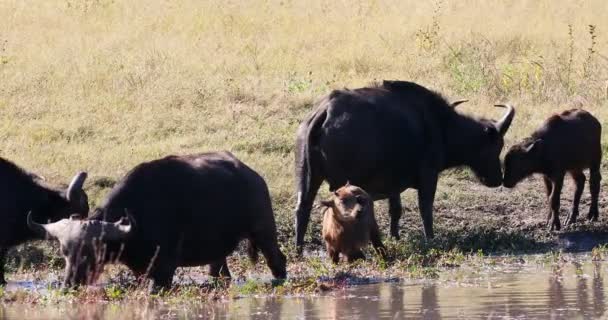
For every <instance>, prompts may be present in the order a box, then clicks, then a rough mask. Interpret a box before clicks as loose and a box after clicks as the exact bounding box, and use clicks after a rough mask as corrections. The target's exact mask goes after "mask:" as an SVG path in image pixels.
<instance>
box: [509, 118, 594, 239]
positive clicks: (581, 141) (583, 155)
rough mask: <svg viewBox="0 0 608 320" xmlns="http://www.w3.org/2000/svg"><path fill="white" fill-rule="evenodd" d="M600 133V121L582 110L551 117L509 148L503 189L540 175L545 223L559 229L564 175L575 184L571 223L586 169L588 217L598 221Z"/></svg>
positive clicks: (574, 216) (583, 184)
mask: <svg viewBox="0 0 608 320" xmlns="http://www.w3.org/2000/svg"><path fill="white" fill-rule="evenodd" d="M601 132H602V126H601V125H600V123H599V121H598V120H597V119H596V118H595V117H594V116H592V115H591V114H590V113H589V112H587V111H584V110H580V109H573V110H568V111H564V112H563V113H561V114H556V115H553V116H551V117H550V118H549V119H547V121H545V123H544V124H543V125H542V126H541V127H540V129H538V130H536V131H535V132H534V133H533V134H532V136H530V137H529V138H526V139H524V141H522V142H520V143H518V144H516V145H514V146H512V147H511V148H510V149H509V151H508V152H507V155H506V157H505V176H504V181H503V184H504V186H505V187H507V188H512V187H514V186H515V185H516V184H517V183H518V182H519V181H521V180H522V179H524V178H525V177H527V176H529V175H531V174H533V173H541V174H543V179H544V182H545V186H546V189H547V197H548V199H549V204H550V208H549V215H548V217H547V223H548V225H549V226H550V230H553V229H555V230H559V229H560V228H561V225H560V221H559V198H560V193H561V190H562V185H563V182H564V176H565V174H566V173H569V174H570V175H571V176H572V178H574V181H575V182H576V191H575V192H574V201H573V204H572V212H571V213H570V216H569V217H568V220H567V221H566V224H573V223H575V222H576V218H577V216H578V206H579V202H580V199H581V194H582V193H583V188H584V186H585V174H584V173H583V170H584V169H587V168H588V169H589V175H590V177H589V190H590V192H591V207H590V208H589V214H588V216H587V218H588V219H589V220H591V221H597V219H598V216H599V210H598V197H599V192H600V180H601V179H602V176H601V174H600V163H601V160H602V148H601V142H600V139H601Z"/></svg>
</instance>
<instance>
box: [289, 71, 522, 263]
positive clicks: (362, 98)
mask: <svg viewBox="0 0 608 320" xmlns="http://www.w3.org/2000/svg"><path fill="white" fill-rule="evenodd" d="M464 101H466V100H461V101H456V102H454V103H452V104H449V103H448V102H447V101H446V100H445V99H444V98H443V97H442V96H441V95H440V94H438V93H436V92H433V91H431V90H428V89H426V88H424V87H422V86H420V85H418V84H416V83H413V82H406V81H383V83H382V84H381V85H378V86H372V87H365V88H359V89H354V90H346V89H345V90H335V91H333V92H331V93H330V94H329V95H328V96H326V97H324V98H322V99H321V101H320V102H319V103H318V105H317V107H316V109H315V111H314V112H313V113H312V114H310V115H309V116H308V118H307V119H306V120H305V121H304V122H303V123H302V124H301V125H300V127H299V128H298V132H297V139H296V162H295V168H296V172H295V173H296V180H297V205H296V210H295V214H296V245H297V248H298V250H299V251H300V252H301V250H302V246H303V242H304V233H305V231H306V228H307V226H308V222H309V219H310V211H311V208H312V204H313V201H314V198H315V196H316V194H317V191H318V190H319V187H320V185H321V183H322V182H323V181H324V180H327V182H328V183H329V188H330V190H335V189H337V188H339V187H340V186H342V185H344V184H345V183H346V182H350V183H351V184H354V185H358V186H360V187H361V188H363V189H364V190H365V191H367V192H368V193H369V194H370V195H371V196H372V197H373V199H374V200H379V199H386V198H388V199H389V212H390V216H391V230H390V233H391V235H392V236H393V237H395V238H398V237H399V229H398V222H399V218H400V217H401V211H402V207H401V200H400V193H401V192H403V191H404V190H405V189H408V188H414V189H417V190H418V204H419V207H420V214H421V216H422V221H423V224H424V233H425V236H426V237H427V238H432V237H433V201H434V198H435V190H436V188H437V177H438V175H439V173H440V172H441V171H443V170H445V169H447V168H451V167H457V166H467V167H470V168H471V169H472V170H473V172H474V173H475V174H476V176H477V177H478V178H479V180H481V182H482V183H483V184H485V185H486V186H489V187H497V186H499V185H500V184H501V182H502V172H501V164H500V159H499V154H500V152H501V150H502V147H503V137H504V135H505V133H506V132H507V130H508V129H509V126H510V124H511V121H512V120H513V116H514V114H515V111H514V109H513V107H511V106H509V105H497V106H499V107H505V108H506V109H507V112H506V114H505V115H504V117H503V118H502V119H501V120H499V121H491V120H486V119H474V118H471V117H469V116H466V115H463V114H460V113H458V112H456V111H455V107H456V105H458V104H460V103H462V102H464Z"/></svg>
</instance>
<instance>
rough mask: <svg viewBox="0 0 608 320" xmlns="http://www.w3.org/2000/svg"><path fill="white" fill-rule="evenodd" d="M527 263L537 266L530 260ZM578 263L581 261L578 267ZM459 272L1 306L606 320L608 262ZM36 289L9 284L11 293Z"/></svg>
mask: <svg viewBox="0 0 608 320" xmlns="http://www.w3.org/2000/svg"><path fill="white" fill-rule="evenodd" d="M525 260H526V261H529V260H532V259H528V258H526V259H525ZM576 260H579V259H576ZM580 261H587V262H582V263H579V262H566V263H563V264H562V265H561V266H560V267H557V266H555V265H552V266H543V265H539V264H537V263H527V264H526V263H522V264H511V265H502V266H485V267H469V268H466V267H465V268H459V269H455V270H453V271H446V272H442V273H441V274H440V276H439V278H438V279H434V280H403V281H401V282H399V283H383V282H381V283H377V284H369V285H359V286H351V287H348V288H345V289H340V290H336V291H332V292H329V293H326V294H320V295H314V296H307V297H281V298H269V297H247V298H240V299H236V300H230V301H223V302H216V303H209V304H196V305H179V304H171V303H166V304H162V305H159V304H154V305H152V304H151V305H116V304H94V303H93V304H86V305H68V306H65V305H63V306H61V307H57V308H54V307H37V306H31V305H19V304H10V305H5V306H0V318H2V319H119V318H120V319H129V318H130V319H410V318H411V319H419V318H424V319H452V318H461V319H470V318H485V319H513V318H514V319H520V318H536V319H588V318H604V317H606V316H608V312H606V309H607V308H608V301H607V299H606V297H607V296H608V291H607V289H608V280H606V278H607V277H608V262H591V261H590V259H589V258H588V257H583V258H581V259H580ZM22 285H28V286H30V287H31V284H27V283H20V284H12V287H9V288H7V289H8V290H12V289H14V288H15V286H22Z"/></svg>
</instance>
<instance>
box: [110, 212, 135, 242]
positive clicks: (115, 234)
mask: <svg viewBox="0 0 608 320" xmlns="http://www.w3.org/2000/svg"><path fill="white" fill-rule="evenodd" d="M133 221H134V219H133V216H131V215H130V214H127V216H126V217H122V218H120V219H119V220H118V221H116V222H114V223H108V222H106V223H104V239H105V240H109V241H119V240H124V239H126V238H127V237H128V236H129V235H130V234H131V232H132V231H133V224H134V222H133ZM125 223H128V224H125Z"/></svg>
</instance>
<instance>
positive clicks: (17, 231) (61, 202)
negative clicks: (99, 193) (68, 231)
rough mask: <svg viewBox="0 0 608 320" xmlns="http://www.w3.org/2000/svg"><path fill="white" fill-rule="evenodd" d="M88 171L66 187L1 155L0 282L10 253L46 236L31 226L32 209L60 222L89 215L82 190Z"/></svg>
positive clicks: (45, 218)
mask: <svg viewBox="0 0 608 320" xmlns="http://www.w3.org/2000/svg"><path fill="white" fill-rule="evenodd" d="M86 178H87V174H86V173H85V172H81V173H79V174H77V175H76V176H75V177H74V178H73V179H72V182H71V183H70V185H69V187H68V188H67V189H66V190H56V189H53V188H50V187H48V186H45V185H44V184H42V182H41V179H40V176H38V175H36V174H33V173H29V172H26V171H25V170H23V169H21V168H19V167H18V166H17V165H15V164H14V163H12V162H10V161H8V160H6V159H3V158H0V180H1V181H2V183H1V184H0V215H1V216H0V218H1V219H2V223H0V285H3V284H6V281H5V279H4V263H5V257H6V252H7V251H8V249H9V248H10V247H12V246H16V245H19V244H22V243H24V242H26V241H29V240H35V239H44V238H43V237H40V236H37V235H36V234H35V233H33V232H31V231H30V230H29V229H28V228H27V224H26V217H27V214H28V212H30V211H32V212H33V215H34V217H36V219H37V220H40V221H49V220H50V221H57V220H59V219H62V218H65V217H68V216H69V215H70V214H72V213H80V214H84V215H86V214H88V212H89V205H88V198H87V195H86V194H85V192H84V191H83V190H82V185H83V184H84V181H85V179H86Z"/></svg>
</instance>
